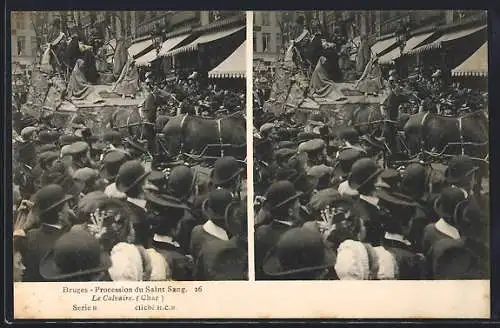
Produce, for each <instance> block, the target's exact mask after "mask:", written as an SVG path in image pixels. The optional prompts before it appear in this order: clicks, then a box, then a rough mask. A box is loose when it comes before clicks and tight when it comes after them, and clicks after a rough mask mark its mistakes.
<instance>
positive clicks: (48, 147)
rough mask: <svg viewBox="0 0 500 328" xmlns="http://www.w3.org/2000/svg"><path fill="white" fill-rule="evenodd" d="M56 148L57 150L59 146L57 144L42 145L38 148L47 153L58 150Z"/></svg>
mask: <svg viewBox="0 0 500 328" xmlns="http://www.w3.org/2000/svg"><path fill="white" fill-rule="evenodd" d="M56 150H57V146H56V145H55V144H46V145H42V146H40V148H39V149H38V152H39V153H45V152H48V151H56Z"/></svg>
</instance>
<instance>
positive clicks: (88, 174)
mask: <svg viewBox="0 0 500 328" xmlns="http://www.w3.org/2000/svg"><path fill="white" fill-rule="evenodd" d="M98 177H99V172H97V170H94V169H91V168H90V167H83V168H81V169H78V170H76V171H75V172H74V173H73V180H78V181H81V182H85V183H87V182H89V181H92V180H96V179H97V178H98Z"/></svg>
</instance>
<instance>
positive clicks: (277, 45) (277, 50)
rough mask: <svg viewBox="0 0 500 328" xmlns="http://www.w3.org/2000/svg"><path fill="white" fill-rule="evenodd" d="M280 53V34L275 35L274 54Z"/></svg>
mask: <svg viewBox="0 0 500 328" xmlns="http://www.w3.org/2000/svg"><path fill="white" fill-rule="evenodd" d="M280 51H281V33H276V52H277V53H279V52H280Z"/></svg>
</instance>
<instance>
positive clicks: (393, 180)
mask: <svg viewBox="0 0 500 328" xmlns="http://www.w3.org/2000/svg"><path fill="white" fill-rule="evenodd" d="M380 178H381V179H382V181H383V182H385V183H387V184H388V185H389V186H390V187H394V186H397V185H398V183H399V182H400V181H401V175H400V174H399V172H398V171H397V170H395V169H391V168H387V169H384V170H383V171H382V173H380Z"/></svg>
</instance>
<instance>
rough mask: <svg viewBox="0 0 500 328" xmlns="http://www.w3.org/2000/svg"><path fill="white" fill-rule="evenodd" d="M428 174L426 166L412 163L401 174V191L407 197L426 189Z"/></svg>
mask: <svg viewBox="0 0 500 328" xmlns="http://www.w3.org/2000/svg"><path fill="white" fill-rule="evenodd" d="M426 179H427V172H426V170H425V166H424V165H423V164H421V163H410V164H408V166H407V167H406V168H405V170H404V171H403V172H402V174H401V183H400V189H401V192H402V193H404V194H406V195H412V194H413V193H415V192H423V190H419V189H422V188H425V183H426Z"/></svg>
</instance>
